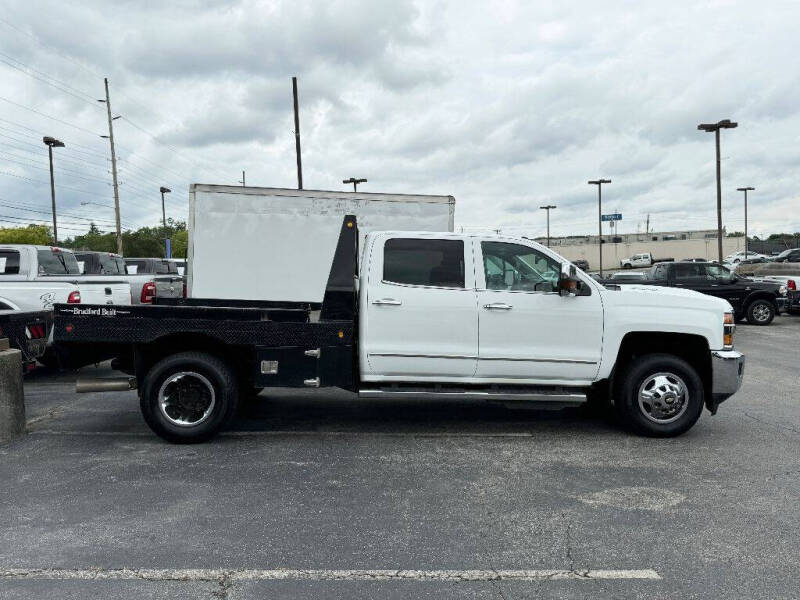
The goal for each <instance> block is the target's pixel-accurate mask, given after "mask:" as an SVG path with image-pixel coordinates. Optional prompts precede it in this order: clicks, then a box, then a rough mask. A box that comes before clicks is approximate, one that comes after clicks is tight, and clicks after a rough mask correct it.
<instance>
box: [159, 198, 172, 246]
mask: <svg viewBox="0 0 800 600" xmlns="http://www.w3.org/2000/svg"><path fill="white" fill-rule="evenodd" d="M158 191H159V192H161V222H162V223H163V224H164V255H165V256H166V257H167V258H172V256H171V254H172V252H171V250H172V248H170V244H169V239H168V238H167V209H166V208H165V207H164V194H169V193H170V192H171V191H172V190H171V189H169V188H167V187H164V186H163V185H162V186H161V187H160V188H158Z"/></svg>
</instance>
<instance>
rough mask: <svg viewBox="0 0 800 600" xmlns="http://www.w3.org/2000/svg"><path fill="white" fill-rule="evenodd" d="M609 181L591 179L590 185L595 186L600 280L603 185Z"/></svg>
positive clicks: (601, 275) (601, 265) (601, 276)
mask: <svg viewBox="0 0 800 600" xmlns="http://www.w3.org/2000/svg"><path fill="white" fill-rule="evenodd" d="M604 183H611V180H610V179H592V180H591V181H589V184H590V185H596V186H597V243H598V244H599V245H600V279H602V278H603V184H604Z"/></svg>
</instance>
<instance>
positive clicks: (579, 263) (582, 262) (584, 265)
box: [572, 258, 589, 271]
mask: <svg viewBox="0 0 800 600" xmlns="http://www.w3.org/2000/svg"><path fill="white" fill-rule="evenodd" d="M572 264H573V265H575V266H576V267H578V268H579V269H583V270H584V271H588V270H589V261H588V260H586V259H585V258H578V259H575V260H573V261H572Z"/></svg>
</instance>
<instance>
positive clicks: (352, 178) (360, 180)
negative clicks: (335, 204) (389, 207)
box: [342, 177, 367, 192]
mask: <svg viewBox="0 0 800 600" xmlns="http://www.w3.org/2000/svg"><path fill="white" fill-rule="evenodd" d="M342 183H352V184H353V191H354V192H357V191H358V189H357V188H356V186H357V185H358V184H359V183H367V180H366V179H356V178H355V177H351V178H350V179H342Z"/></svg>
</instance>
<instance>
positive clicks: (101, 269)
mask: <svg viewBox="0 0 800 600" xmlns="http://www.w3.org/2000/svg"><path fill="white" fill-rule="evenodd" d="M75 257H76V258H77V259H78V264H82V266H83V270H84V273H88V274H92V275H109V276H112V277H114V278H115V279H122V280H124V281H126V282H128V284H129V285H130V286H131V297H130V303H131V304H149V303H152V302H153V300H154V299H155V298H157V297H160V298H178V297H180V296H181V295H183V289H184V288H183V280H182V278H181V277H180V276H179V275H178V270H177V267H176V266H175V265H174V264H172V263H170V261H168V260H165V259H161V258H129V259H123V258H122V257H121V256H120V255H119V254H114V253H111V252H95V251H90V250H81V251H78V252H76V253H75ZM129 263H130V265H131V266H130V267H128V264H129Z"/></svg>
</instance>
